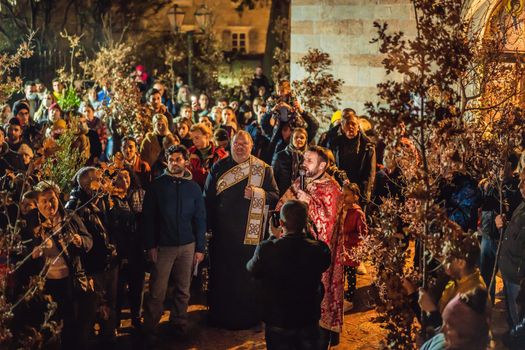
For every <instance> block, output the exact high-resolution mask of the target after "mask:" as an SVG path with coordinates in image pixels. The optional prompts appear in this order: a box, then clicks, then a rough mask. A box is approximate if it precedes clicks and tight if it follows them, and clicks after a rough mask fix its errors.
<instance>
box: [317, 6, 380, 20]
mask: <svg viewBox="0 0 525 350" xmlns="http://www.w3.org/2000/svg"><path fill="white" fill-rule="evenodd" d="M320 17H321V18H323V19H324V20H341V19H361V20H366V19H373V18H374V6H370V5H325V6H322V7H321V8H320Z"/></svg>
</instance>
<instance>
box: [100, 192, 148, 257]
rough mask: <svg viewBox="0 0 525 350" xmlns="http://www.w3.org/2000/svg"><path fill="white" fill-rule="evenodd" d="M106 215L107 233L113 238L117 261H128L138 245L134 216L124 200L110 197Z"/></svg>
mask: <svg viewBox="0 0 525 350" xmlns="http://www.w3.org/2000/svg"><path fill="white" fill-rule="evenodd" d="M111 202H112V204H113V206H112V207H111V209H110V210H109V213H108V233H109V235H110V236H111V237H113V239H114V241H115V244H116V247H117V254H118V258H119V260H123V259H129V258H130V256H131V255H134V253H135V252H136V251H137V246H139V245H140V242H139V237H138V232H137V231H138V230H137V225H136V219H135V214H134V213H133V212H132V210H131V207H130V205H129V203H128V201H127V199H126V198H124V199H123V198H120V197H117V196H112V197H111Z"/></svg>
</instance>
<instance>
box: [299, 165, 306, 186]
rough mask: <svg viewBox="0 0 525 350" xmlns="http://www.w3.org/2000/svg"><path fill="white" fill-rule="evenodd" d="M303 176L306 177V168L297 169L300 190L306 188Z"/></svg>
mask: <svg viewBox="0 0 525 350" xmlns="http://www.w3.org/2000/svg"><path fill="white" fill-rule="evenodd" d="M305 177H306V170H305V169H304V168H300V169H299V181H300V188H301V191H304V190H305V189H306V183H305V181H304V180H305Z"/></svg>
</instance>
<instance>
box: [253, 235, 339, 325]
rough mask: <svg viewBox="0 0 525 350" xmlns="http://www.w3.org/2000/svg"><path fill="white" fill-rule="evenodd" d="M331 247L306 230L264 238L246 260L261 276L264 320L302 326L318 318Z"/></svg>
mask: <svg viewBox="0 0 525 350" xmlns="http://www.w3.org/2000/svg"><path fill="white" fill-rule="evenodd" d="M330 260H331V254H330V248H328V246H327V245H326V244H325V243H323V242H321V241H314V240H312V239H309V238H306V236H305V235H304V234H291V233H289V234H287V235H285V236H284V237H282V238H280V239H275V238H274V237H271V238H270V239H269V240H266V241H263V242H261V243H260V244H259V245H258V246H257V248H256V250H255V253H254V255H253V257H252V258H251V260H250V261H248V263H247V264H246V268H247V269H248V271H250V272H251V273H252V275H253V276H254V277H255V278H257V279H260V280H262V286H263V291H262V298H263V305H264V312H263V320H264V321H265V322H266V324H267V325H271V326H276V327H282V328H288V329H290V328H299V327H305V326H309V325H313V324H317V323H318V322H319V318H320V317H321V300H322V298H323V286H322V283H321V275H322V273H323V272H324V271H325V270H326V269H327V268H328V267H329V266H330Z"/></svg>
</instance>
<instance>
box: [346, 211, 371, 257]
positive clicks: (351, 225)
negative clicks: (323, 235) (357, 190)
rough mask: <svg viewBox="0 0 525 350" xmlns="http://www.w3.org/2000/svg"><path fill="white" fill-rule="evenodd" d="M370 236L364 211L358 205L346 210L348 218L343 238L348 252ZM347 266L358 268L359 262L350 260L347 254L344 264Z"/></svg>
mask: <svg viewBox="0 0 525 350" xmlns="http://www.w3.org/2000/svg"><path fill="white" fill-rule="evenodd" d="M367 234H368V226H367V224H366V217H365V213H364V212H363V210H361V207H360V206H359V205H358V204H354V205H353V206H352V207H351V208H349V209H348V210H346V216H345V219H344V224H343V238H344V247H345V251H346V252H348V253H349V252H350V251H351V250H352V248H355V247H357V246H358V245H359V242H360V241H361V238H360V237H362V236H366V235H367ZM343 265H345V266H358V265H359V262H358V261H354V260H352V259H350V257H348V256H347V254H345V259H344V262H343Z"/></svg>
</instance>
